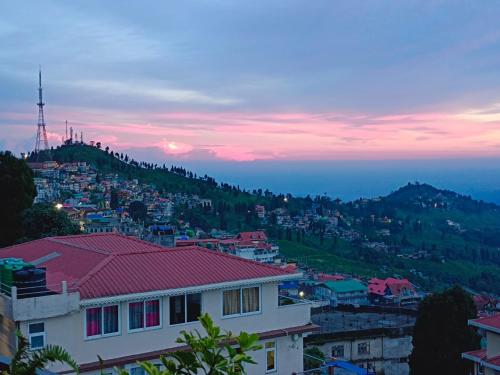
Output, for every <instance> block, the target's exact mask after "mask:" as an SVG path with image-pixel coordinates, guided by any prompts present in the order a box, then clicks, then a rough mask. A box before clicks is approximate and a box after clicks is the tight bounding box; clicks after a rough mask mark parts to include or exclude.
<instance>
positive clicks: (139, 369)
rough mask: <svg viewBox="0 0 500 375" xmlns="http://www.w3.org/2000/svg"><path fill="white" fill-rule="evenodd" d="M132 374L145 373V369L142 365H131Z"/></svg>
mask: <svg viewBox="0 0 500 375" xmlns="http://www.w3.org/2000/svg"><path fill="white" fill-rule="evenodd" d="M130 375H144V369H143V368H142V367H131V368H130Z"/></svg>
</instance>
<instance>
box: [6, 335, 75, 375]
mask: <svg viewBox="0 0 500 375" xmlns="http://www.w3.org/2000/svg"><path fill="white" fill-rule="evenodd" d="M16 335H17V339H18V347H17V351H16V354H15V355H14V357H13V358H12V361H11V363H10V366H9V370H8V371H4V374H10V375H35V373H36V371H37V370H43V369H45V367H46V366H47V365H48V364H49V363H54V362H59V363H63V364H66V365H68V366H69V367H71V368H72V369H73V370H74V371H75V373H77V374H78V365H77V364H76V362H75V361H74V360H73V358H71V356H70V355H69V353H68V352H67V351H66V350H64V349H63V348H62V347H60V346H58V345H47V346H46V347H44V348H42V349H39V350H34V351H30V350H29V343H28V340H27V339H26V338H25V337H24V336H23V335H21V334H20V333H19V332H17V333H16Z"/></svg>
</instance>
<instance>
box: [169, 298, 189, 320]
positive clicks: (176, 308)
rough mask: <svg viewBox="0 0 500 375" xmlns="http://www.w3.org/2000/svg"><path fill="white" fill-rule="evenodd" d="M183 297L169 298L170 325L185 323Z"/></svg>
mask: <svg viewBox="0 0 500 375" xmlns="http://www.w3.org/2000/svg"><path fill="white" fill-rule="evenodd" d="M185 299H186V297H185V296H184V295H182V296H175V297H170V324H180V323H185V322H186V319H185V316H186V309H185V304H186V302H185Z"/></svg>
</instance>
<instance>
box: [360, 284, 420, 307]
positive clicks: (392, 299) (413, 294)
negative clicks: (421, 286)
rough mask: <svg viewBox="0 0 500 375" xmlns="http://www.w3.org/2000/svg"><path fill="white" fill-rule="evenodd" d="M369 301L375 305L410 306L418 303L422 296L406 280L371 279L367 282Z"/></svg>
mask: <svg viewBox="0 0 500 375" xmlns="http://www.w3.org/2000/svg"><path fill="white" fill-rule="evenodd" d="M368 292H369V295H370V299H371V300H372V301H373V302H374V303H377V304H394V305H411V304H415V303H418V302H419V301H420V300H421V299H422V296H421V295H420V294H418V293H417V291H416V289H415V286H414V285H413V284H412V283H410V282H409V281H408V279H396V278H393V277H388V278H387V279H377V278H372V279H370V281H369V282H368Z"/></svg>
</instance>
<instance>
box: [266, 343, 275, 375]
mask: <svg viewBox="0 0 500 375" xmlns="http://www.w3.org/2000/svg"><path fill="white" fill-rule="evenodd" d="M269 343H273V344H274V345H273V346H272V347H271V348H268V347H266V345H267V344H269ZM271 351H273V352H274V368H273V369H271V370H268V368H267V365H268V363H267V353H268V352H271ZM264 353H265V356H266V374H270V373H272V372H277V371H278V343H277V341H276V340H271V341H266V342H265V343H264Z"/></svg>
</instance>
